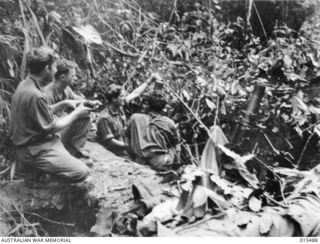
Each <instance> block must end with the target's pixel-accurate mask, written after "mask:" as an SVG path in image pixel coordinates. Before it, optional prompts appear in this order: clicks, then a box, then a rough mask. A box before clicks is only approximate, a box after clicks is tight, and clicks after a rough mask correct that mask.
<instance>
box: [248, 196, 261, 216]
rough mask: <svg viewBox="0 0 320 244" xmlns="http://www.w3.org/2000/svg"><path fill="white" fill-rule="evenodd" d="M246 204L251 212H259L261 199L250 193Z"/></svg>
mask: <svg viewBox="0 0 320 244" xmlns="http://www.w3.org/2000/svg"><path fill="white" fill-rule="evenodd" d="M248 206H249V208H250V209H251V210H252V211H253V212H259V211H260V210H261V208H262V201H261V199H258V198H256V197H255V196H254V195H252V196H251V197H250V199H249V201H248Z"/></svg>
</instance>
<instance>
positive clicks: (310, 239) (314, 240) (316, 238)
mask: <svg viewBox="0 0 320 244" xmlns="http://www.w3.org/2000/svg"><path fill="white" fill-rule="evenodd" d="M318 240H319V239H318V237H301V238H300V242H313V243H318Z"/></svg>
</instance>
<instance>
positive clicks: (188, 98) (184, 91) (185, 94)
mask: <svg viewBox="0 0 320 244" xmlns="http://www.w3.org/2000/svg"><path fill="white" fill-rule="evenodd" d="M182 94H183V96H184V97H185V98H186V99H187V100H188V101H189V100H190V95H189V93H188V92H187V91H186V90H184V89H183V90H182Z"/></svg>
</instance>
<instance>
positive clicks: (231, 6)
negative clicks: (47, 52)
mask: <svg viewBox="0 0 320 244" xmlns="http://www.w3.org/2000/svg"><path fill="white" fill-rule="evenodd" d="M317 9H318V10H319V6H318V5H317V4H316V1H307V0H306V1H286V0H283V1H272V0H270V1H256V2H255V1H251V0H247V1H219V0H208V1H191V0H189V1H178V0H175V1H168V0H164V1H155V0H152V1H147V0H118V1H109V0H93V1H85V0H66V1H58V0H56V1H54V0H48V1H42V0H0V16H1V19H0V22H1V24H0V55H1V61H0V94H1V96H0V110H1V114H0V152H1V155H3V156H0V157H1V165H0V166H1V170H6V169H7V167H8V166H9V165H10V163H11V162H12V160H13V159H12V156H11V155H12V149H11V147H10V142H9V140H8V137H7V135H8V127H9V122H8V121H9V111H10V99H11V96H12V94H13V92H14V90H15V87H16V86H17V84H18V83H19V81H20V80H21V79H23V78H24V77H25V75H26V53H27V51H28V50H29V49H30V48H31V47H35V46H39V45H49V46H50V47H52V48H53V49H55V50H56V51H57V53H59V55H61V56H63V57H65V58H68V59H71V60H74V61H76V63H77V64H78V65H79V72H78V78H79V79H78V81H77V84H76V87H75V90H76V91H78V92H82V93H83V94H84V95H86V96H87V97H88V98H93V97H95V98H98V99H101V100H103V99H104V98H103V97H104V96H103V93H104V91H105V89H106V87H107V85H109V84H110V83H112V82H114V83H118V84H120V85H123V87H124V88H125V89H126V90H128V91H131V90H132V89H133V88H135V87H137V85H139V84H141V83H142V82H143V81H145V80H146V79H147V78H148V76H149V75H150V74H151V73H152V72H156V71H157V72H160V73H161V75H162V76H163V77H164V80H165V83H166V85H165V88H164V93H165V94H166V95H167V96H168V98H170V104H169V105H168V107H167V111H166V113H167V115H169V116H170V117H171V118H173V119H174V121H175V122H176V123H178V126H179V129H180V132H181V135H182V138H183V139H184V141H185V144H184V145H185V149H188V151H189V152H191V155H192V156H191V158H185V159H184V160H186V161H188V160H189V161H190V160H192V161H194V162H197V161H198V159H199V154H201V151H202V149H203V147H204V144H205V142H206V140H207V139H208V135H207V131H206V129H205V127H210V126H212V125H214V124H215V125H219V126H221V128H222V129H223V130H224V132H225V133H226V134H227V136H228V137H229V139H230V141H231V142H232V145H230V146H231V147H233V148H234V150H235V151H238V152H239V153H244V152H252V151H254V152H255V153H256V154H257V155H260V156H261V158H262V159H263V160H265V162H267V164H271V165H279V164H280V165H284V166H287V167H297V166H299V167H302V168H303V167H305V168H306V167H311V166H312V165H313V163H312V159H313V158H311V157H309V156H308V155H313V156H314V154H316V153H317V151H318V150H317V143H315V142H316V141H317V140H318V137H319V136H320V126H318V123H317V118H318V114H319V112H320V108H318V105H319V102H320V101H319V100H318V96H317V95H318V91H319V88H318V87H319V79H318V78H316V77H317V76H319V75H320V73H319V68H320V65H319V63H318V62H317V60H318V59H319V55H320V54H319V46H320V45H319V44H320V36H319V16H318V15H319V14H318V13H319V11H317ZM256 85H260V86H262V87H264V88H263V89H265V90H264V92H263V94H262V95H263V96H262V100H261V103H260V106H258V108H256V110H255V111H253V113H251V114H248V112H246V111H247V106H248V101H249V100H250V98H251V95H252V93H253V91H254V90H255V86H256ZM149 92H153V88H151V89H149ZM144 109H145V105H144V102H143V97H142V98H140V99H138V100H137V101H135V103H134V104H132V105H131V106H130V107H128V108H127V113H128V115H130V114H132V113H133V112H135V111H144ZM251 112H252V111H251ZM199 120H201V121H202V122H203V124H199V123H198V122H199ZM244 121H246V123H244ZM239 126H240V127H239ZM237 128H240V130H241V133H242V136H235V131H236V130H237ZM233 137H234V138H233ZM232 138H233V140H232ZM310 160H311V161H310Z"/></svg>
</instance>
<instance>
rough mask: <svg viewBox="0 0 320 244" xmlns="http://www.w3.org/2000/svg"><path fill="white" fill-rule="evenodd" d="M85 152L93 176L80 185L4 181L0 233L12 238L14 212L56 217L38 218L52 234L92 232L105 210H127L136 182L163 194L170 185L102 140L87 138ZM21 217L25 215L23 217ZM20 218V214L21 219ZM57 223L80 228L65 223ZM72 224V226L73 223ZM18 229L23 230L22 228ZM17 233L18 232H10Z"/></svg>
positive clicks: (29, 215) (131, 202)
mask: <svg viewBox="0 0 320 244" xmlns="http://www.w3.org/2000/svg"><path fill="white" fill-rule="evenodd" d="M84 150H85V151H87V152H88V153H89V156H90V158H91V159H92V160H93V166H92V168H91V172H90V176H89V177H88V179H87V180H86V181H85V182H84V183H81V184H74V185H60V186H59V185H58V186H55V187H51V188H50V189H44V190H41V189H30V188H27V187H26V186H25V185H24V182H23V181H22V180H16V181H13V182H5V183H3V184H2V185H1V189H0V195H1V199H0V203H1V219H0V225H1V226H0V235H1V236H7V235H8V234H9V233H10V230H12V228H14V225H18V224H19V223H18V222H19V221H18V222H16V223H14V221H13V219H12V218H11V219H10V215H12V216H17V215H18V216H19V215H20V219H23V217H29V218H28V220H29V221H30V222H31V221H32V218H31V220H30V217H32V216H35V217H37V215H41V216H42V217H44V218H47V219H49V220H52V222H49V221H47V220H44V219H39V218H36V220H38V221H39V220H40V221H41V220H44V221H41V225H42V226H43V228H44V229H45V230H46V231H47V232H48V234H49V235H50V236H59V235H60V236H66V235H71V236H74V235H80V233H79V231H80V232H81V233H82V234H81V235H83V236H88V235H89V234H90V233H89V231H90V228H91V227H92V226H93V225H94V224H95V222H96V213H97V212H98V210H99V209H101V208H106V209H110V211H111V210H112V211H114V212H118V213H122V212H125V211H127V210H128V209H130V207H131V206H132V204H133V194H132V185H133V184H140V183H143V184H145V185H147V186H148V187H149V188H150V189H152V193H153V194H154V195H156V196H157V197H159V198H161V190H162V189H163V188H164V187H165V185H164V184H162V183H161V180H162V179H161V177H159V176H157V175H156V173H155V171H153V170H151V169H150V168H148V167H146V166H142V165H139V164H136V163H134V162H132V161H129V160H125V159H123V158H120V157H117V156H115V155H114V154H113V153H111V152H109V151H108V150H106V149H105V148H104V147H102V146H101V145H99V144H97V143H93V142H87V144H86V146H85V148H84ZM21 215H22V216H21ZM18 219H19V218H18ZM54 221H55V222H58V223H60V222H64V223H71V225H72V224H74V225H75V226H74V227H72V228H67V227H68V226H67V225H66V226H64V225H63V226H62V227H63V228H62V227H61V226H60V225H58V224H57V223H54ZM71 225H70V226H71ZM17 231H18V230H17ZM11 234H12V235H14V233H11Z"/></svg>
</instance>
